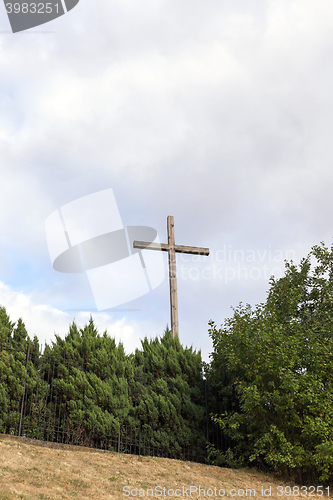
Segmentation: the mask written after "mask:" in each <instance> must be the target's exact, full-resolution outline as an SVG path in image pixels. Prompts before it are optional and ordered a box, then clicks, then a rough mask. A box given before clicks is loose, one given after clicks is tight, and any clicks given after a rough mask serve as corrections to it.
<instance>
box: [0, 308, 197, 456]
mask: <svg viewBox="0 0 333 500" xmlns="http://www.w3.org/2000/svg"><path fill="white" fill-rule="evenodd" d="M28 343H29V360H28V364H27V367H28V370H27V376H26V360H27V350H28ZM202 384H203V380H202V361H201V354H200V352H199V353H197V352H193V351H192V349H191V348H190V349H188V348H184V347H183V346H182V345H181V344H180V342H179V340H178V339H173V338H172V335H171V332H170V331H169V330H168V329H167V330H166V331H165V333H164V335H163V336H162V337H161V339H158V338H156V339H152V340H148V339H147V338H145V339H144V340H143V341H142V349H141V350H140V349H137V350H136V351H135V353H134V354H130V355H126V354H125V351H124V348H123V345H122V344H121V343H119V344H118V345H117V344H116V342H115V340H114V339H113V338H110V337H109V336H108V335H107V333H106V332H105V333H104V334H103V335H99V333H98V332H97V330H96V327H95V325H94V322H93V320H92V319H90V321H89V323H88V324H87V325H86V326H85V327H84V328H81V329H79V328H78V327H77V325H76V324H75V323H73V324H72V325H71V326H70V329H69V333H68V335H67V336H66V338H65V339H61V338H60V337H59V336H56V341H55V342H54V343H53V344H52V345H51V346H46V348H45V350H44V352H43V354H41V353H40V349H39V345H38V341H37V339H36V338H35V339H34V341H31V340H30V339H29V337H28V335H27V332H26V330H25V327H24V324H23V322H22V320H19V321H18V323H17V326H15V324H14V323H11V322H10V319H9V317H8V315H7V313H6V311H5V309H4V308H1V309H0V432H6V433H15V434H16V433H17V431H18V427H19V426H20V421H21V426H20V427H21V428H22V434H23V435H27V436H29V437H35V438H39V439H49V440H57V441H58V440H64V441H66V440H67V441H68V440H70V441H71V442H75V443H77V444H84V445H88V446H104V447H106V448H109V449H119V450H121V451H128V446H129V445H131V446H132V445H133V446H134V450H135V451H142V452H147V450H148V453H150V450H151V452H152V453H154V454H161V455H164V456H170V457H182V456H184V453H185V454H186V456H187V457H189V458H194V457H195V458H197V459H203V457H204V455H205V439H204V436H203V432H204V431H203V429H204V426H203V420H204V415H205V410H204V408H203V406H202V404H203V398H202ZM21 412H22V417H21ZM120 442H121V443H123V444H122V446H121V447H120V448H119V446H120V444H119V443H120ZM124 443H125V444H124Z"/></svg>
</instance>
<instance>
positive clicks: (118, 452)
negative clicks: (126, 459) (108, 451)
mask: <svg viewBox="0 0 333 500" xmlns="http://www.w3.org/2000/svg"><path fill="white" fill-rule="evenodd" d="M118 453H120V425H119V434H118Z"/></svg>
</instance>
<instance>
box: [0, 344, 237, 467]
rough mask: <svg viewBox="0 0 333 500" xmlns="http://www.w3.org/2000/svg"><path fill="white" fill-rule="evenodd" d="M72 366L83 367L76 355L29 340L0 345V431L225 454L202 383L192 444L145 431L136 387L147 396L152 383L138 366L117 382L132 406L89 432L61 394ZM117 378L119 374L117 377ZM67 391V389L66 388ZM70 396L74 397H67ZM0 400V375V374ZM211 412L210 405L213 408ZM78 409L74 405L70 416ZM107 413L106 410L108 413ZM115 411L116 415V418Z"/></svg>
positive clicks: (123, 447)
mask: <svg viewBox="0 0 333 500" xmlns="http://www.w3.org/2000/svg"><path fill="white" fill-rule="evenodd" d="M73 368H74V369H75V370H76V373H79V375H80V374H81V375H82V374H83V373H84V371H85V367H84V366H83V363H81V365H80V363H78V361H77V360H76V359H74V358H73V357H70V356H69V355H67V356H65V355H62V354H61V353H60V352H58V351H57V350H56V349H53V350H50V349H49V350H48V351H47V350H44V352H42V350H41V349H40V348H39V346H37V345H35V344H30V343H28V344H27V346H26V349H25V351H23V350H17V349H14V348H10V347H7V346H1V345H0V375H1V374H2V379H3V382H2V384H3V385H4V384H5V383H6V384H7V387H8V388H9V392H10V404H9V407H8V408H6V409H3V411H2V417H1V408H0V429H2V430H1V431H0V432H3V433H6V434H12V435H16V436H22V437H26V438H32V439H39V440H43V441H50V442H56V443H63V444H74V445H81V446H88V447H94V448H99V449H104V450H109V451H116V452H121V453H128V454H136V455H150V456H160V457H166V458H178V459H182V460H187V461H195V462H205V461H206V460H207V453H208V452H207V449H208V447H207V445H208V444H210V445H214V446H215V448H217V449H219V450H221V451H223V452H225V451H226V450H227V449H228V448H229V447H230V446H231V443H230V440H229V439H228V438H226V437H225V436H224V434H223V432H222V431H221V429H220V427H219V426H218V425H217V424H215V423H214V422H213V421H212V420H211V418H210V410H211V408H210V403H209V401H210V400H211V398H212V397H213V396H214V397H215V400H216V394H215V395H214V394H212V390H211V389H210V386H209V384H208V383H207V381H203V384H202V387H201V401H200V407H201V408H202V409H203V410H204V411H203V418H202V422H201V423H200V428H198V429H196V431H195V432H197V434H196V435H197V441H198V442H197V443H194V442H193V435H192V438H191V439H188V440H187V442H186V440H185V442H182V443H179V442H178V441H176V442H173V439H172V436H170V435H167V434H166V433H164V435H162V434H163V429H155V430H153V431H152V430H151V429H150V428H149V425H147V422H145V421H144V420H142V419H141V418H140V414H139V413H138V412H137V411H136V409H137V408H138V402H139V399H140V396H139V393H140V390H142V388H143V389H144V390H146V392H147V394H149V392H150V388H151V385H152V381H153V375H152V374H151V373H146V372H145V371H144V370H143V369H141V370H140V369H138V370H137V371H136V373H135V376H133V377H132V378H131V380H130V381H128V380H125V379H124V380H123V385H124V387H125V390H126V391H127V397H128V398H129V399H131V401H132V402H133V405H132V407H131V411H128V412H127V413H126V411H124V412H123V413H122V411H121V410H122V409H121V408H118V410H117V411H118V418H116V419H113V420H112V418H111V417H110V415H107V414H106V413H105V414H102V413H101V414H100V418H99V420H98V421H96V425H95V427H94V426H93V424H92V428H91V429H90V432H87V429H86V427H85V426H83V425H82V419H81V420H80V419H79V420H75V419H73V412H71V411H70V410H71V409H73V408H74V407H75V405H76V404H77V403H76V402H75V397H73V398H72V400H71V397H70V394H68V393H67V394H64V390H63V387H61V381H62V380H64V381H65V382H66V373H67V374H68V373H70V371H71V370H73ZM118 380H119V378H118ZM69 392H70V390H69ZM73 396H75V395H73ZM0 400H1V377H0ZM214 408H215V410H216V408H217V407H216V406H215V407H214ZM80 411H82V412H83V409H81V410H80V409H78V410H77V411H76V413H75V415H78V414H80ZM111 413H112V412H111ZM119 415H120V416H119ZM103 418H104V419H105V420H107V418H109V420H110V422H111V425H109V426H108V425H106V426H105V428H109V430H108V431H105V428H104V429H103V430H100V429H99V428H98V425H99V423H100V421H103Z"/></svg>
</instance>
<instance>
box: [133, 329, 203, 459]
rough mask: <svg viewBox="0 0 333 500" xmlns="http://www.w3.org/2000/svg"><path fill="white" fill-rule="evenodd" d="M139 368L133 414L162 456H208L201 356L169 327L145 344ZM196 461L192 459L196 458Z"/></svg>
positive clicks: (135, 361)
mask: <svg viewBox="0 0 333 500" xmlns="http://www.w3.org/2000/svg"><path fill="white" fill-rule="evenodd" d="M132 361H133V364H134V367H135V375H136V378H135V381H134V382H133V383H134V387H133V390H132V394H133V406H134V409H133V415H134V417H135V418H136V420H137V422H138V423H139V424H140V425H141V432H142V436H143V438H144V439H145V441H146V443H147V444H149V445H150V446H151V447H152V448H154V449H155V450H159V453H160V454H162V455H168V456H170V457H174V458H176V457H182V454H183V453H184V452H185V453H186V452H189V453H192V455H193V457H197V458H198V459H199V458H202V457H203V455H204V453H205V439H204V436H203V421H204V411H205V409H204V407H203V406H202V403H203V398H202V394H203V375H202V360H201V353H200V352H196V351H193V350H192V348H184V347H183V346H182V345H181V344H180V342H179V339H178V338H175V339H174V338H173V337H172V333H171V331H170V330H169V329H166V331H165V332H164V335H163V336H162V337H161V338H160V339H159V338H155V339H151V340H148V339H147V338H145V339H144V340H143V341H142V350H139V349H136V351H135V354H134V355H133V357H132ZM191 458H192V457H191Z"/></svg>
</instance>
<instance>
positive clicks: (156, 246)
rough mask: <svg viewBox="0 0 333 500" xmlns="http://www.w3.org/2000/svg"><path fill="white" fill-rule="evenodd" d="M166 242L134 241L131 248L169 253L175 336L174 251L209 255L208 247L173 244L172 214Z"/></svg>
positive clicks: (171, 309) (176, 304)
mask: <svg viewBox="0 0 333 500" xmlns="http://www.w3.org/2000/svg"><path fill="white" fill-rule="evenodd" d="M167 225H168V244H166V243H149V242H147V241H134V242H133V248H140V249H141V250H143V249H145V250H162V251H164V252H168V255H169V284H170V315H171V331H172V336H173V337H174V338H175V337H176V336H178V335H179V328H178V299H177V274H176V252H178V253H190V254H192V255H209V248H198V247H186V246H183V245H176V244H175V224H174V218H173V216H172V215H169V216H168V219H167Z"/></svg>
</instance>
